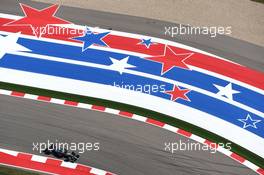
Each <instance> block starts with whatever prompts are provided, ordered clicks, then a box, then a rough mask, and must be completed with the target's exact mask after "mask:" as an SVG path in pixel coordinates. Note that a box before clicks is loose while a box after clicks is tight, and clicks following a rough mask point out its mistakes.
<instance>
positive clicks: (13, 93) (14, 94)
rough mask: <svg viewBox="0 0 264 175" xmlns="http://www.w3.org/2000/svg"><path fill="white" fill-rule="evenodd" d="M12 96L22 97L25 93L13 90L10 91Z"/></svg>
mask: <svg viewBox="0 0 264 175" xmlns="http://www.w3.org/2000/svg"><path fill="white" fill-rule="evenodd" d="M11 95H12V96H16V97H24V96H25V93H23V92H16V91H13V92H12V93H11Z"/></svg>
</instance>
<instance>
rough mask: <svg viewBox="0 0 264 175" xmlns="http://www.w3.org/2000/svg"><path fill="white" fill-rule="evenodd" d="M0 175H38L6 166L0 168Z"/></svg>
mask: <svg viewBox="0 0 264 175" xmlns="http://www.w3.org/2000/svg"><path fill="white" fill-rule="evenodd" d="M0 174H1V175H40V174H37V173H33V172H29V171H25V170H21V169H18V168H13V167H12V168H11V167H7V166H0Z"/></svg>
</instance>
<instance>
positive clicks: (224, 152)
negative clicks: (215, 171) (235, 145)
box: [217, 146, 232, 157]
mask: <svg viewBox="0 0 264 175" xmlns="http://www.w3.org/2000/svg"><path fill="white" fill-rule="evenodd" d="M217 151H219V152H221V153H223V154H224V155H226V156H228V157H230V156H231V154H232V152H231V151H229V150H228V149H225V148H224V147H222V146H218V147H217Z"/></svg>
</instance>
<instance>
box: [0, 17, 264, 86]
mask: <svg viewBox="0 0 264 175" xmlns="http://www.w3.org/2000/svg"><path fill="white" fill-rule="evenodd" d="M10 21H12V20H10V19H5V18H0V30H2V31H7V32H19V31H21V32H22V34H27V35H33V33H32V29H31V28H30V27H28V26H23V27H14V26H13V27H11V26H3V24H6V23H8V22H10ZM69 33H70V32H69ZM75 36H76V35H75ZM42 37H46V38H53V39H59V40H66V41H71V42H76V41H73V40H70V39H69V38H71V37H74V35H43V36H42ZM103 40H104V41H105V42H106V43H107V44H108V45H109V47H111V48H116V49H121V50H127V51H133V52H138V53H144V54H148V55H162V54H163V51H164V45H163V44H156V45H152V46H150V48H149V49H146V48H145V46H144V45H140V44H138V43H139V42H140V40H139V39H135V38H129V37H123V36H115V35H111V34H110V35H107V36H106V37H105V38H104V39H103ZM170 47H171V48H172V49H173V50H175V51H177V53H178V54H179V53H186V52H190V51H189V50H185V49H181V48H176V47H173V46H170ZM185 63H186V64H189V65H192V66H195V67H199V68H202V69H206V70H209V71H211V72H216V73H218V74H222V75H224V76H227V77H230V78H233V79H236V80H239V81H241V82H244V83H247V84H250V85H252V86H255V87H258V88H260V89H263V90H264V81H263V80H264V73H262V72H259V71H255V70H252V69H250V68H247V67H244V66H240V65H237V64H234V63H231V62H228V61H224V60H221V59H218V58H215V57H212V56H207V55H204V54H201V53H195V54H194V55H193V56H192V57H190V58H188V59H187V60H186V61H185Z"/></svg>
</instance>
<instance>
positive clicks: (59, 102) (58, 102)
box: [50, 98, 65, 105]
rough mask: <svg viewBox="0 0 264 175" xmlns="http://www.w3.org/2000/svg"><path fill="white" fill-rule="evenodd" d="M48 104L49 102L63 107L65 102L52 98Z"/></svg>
mask: <svg viewBox="0 0 264 175" xmlns="http://www.w3.org/2000/svg"><path fill="white" fill-rule="evenodd" d="M50 102H51V103H56V104H61V105H63V104H64V102H65V100H61V99H56V98H52V99H51V100H50Z"/></svg>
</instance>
